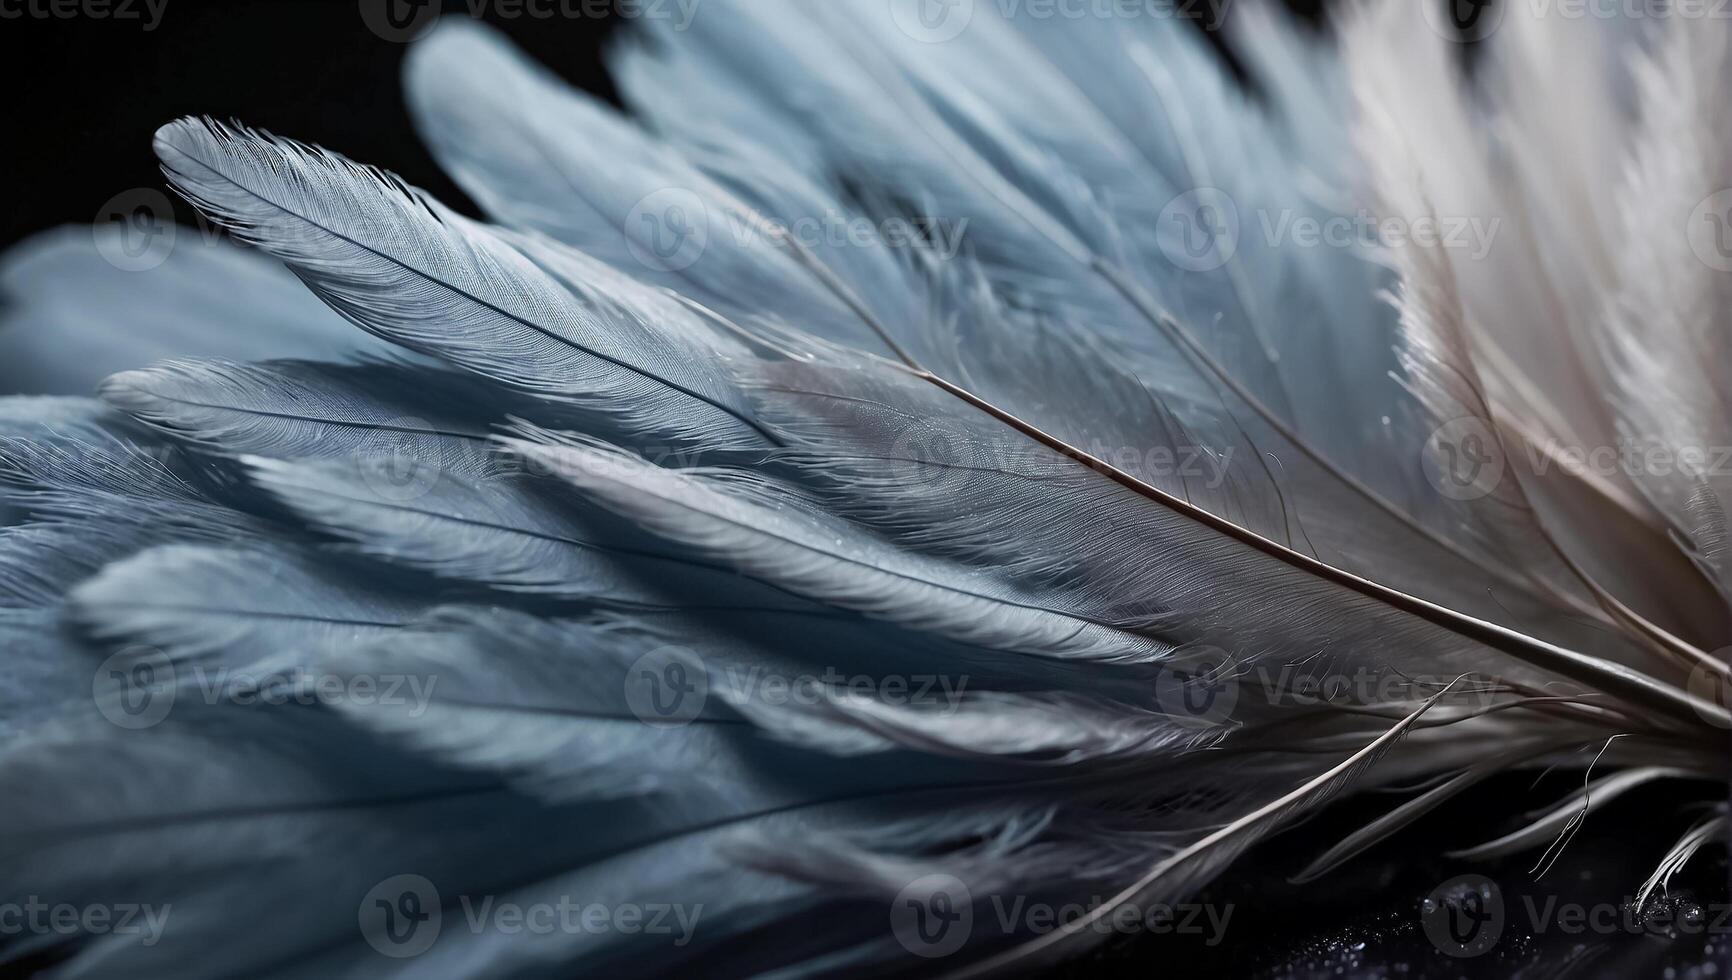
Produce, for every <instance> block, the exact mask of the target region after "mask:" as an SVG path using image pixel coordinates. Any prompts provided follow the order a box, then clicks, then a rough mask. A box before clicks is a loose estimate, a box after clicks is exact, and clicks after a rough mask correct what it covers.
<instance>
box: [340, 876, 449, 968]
mask: <svg viewBox="0 0 1732 980" xmlns="http://www.w3.org/2000/svg"><path fill="white" fill-rule="evenodd" d="M356 915H357V918H358V921H359V922H360V926H361V935H362V937H363V938H365V939H366V940H367V945H369V946H371V947H373V948H374V949H375V950H378V951H379V952H380V953H383V954H384V955H386V956H389V957H391V958H392V959H407V958H409V957H411V956H419V955H421V954H422V953H425V952H427V950H428V948H429V947H431V946H432V945H433V942H434V940H436V939H438V938H439V927H440V925H441V923H442V921H443V919H444V913H443V911H442V907H441V906H440V903H439V889H437V888H434V887H433V883H432V882H431V881H428V880H427V879H426V878H424V877H422V876H421V875H414V874H401V875H394V876H392V877H390V878H386V879H385V880H384V881H381V882H379V883H378V884H377V885H374V886H373V887H372V888H370V889H368V890H367V894H366V895H364V896H362V898H361V906H360V908H359V909H358V910H357V911H356Z"/></svg>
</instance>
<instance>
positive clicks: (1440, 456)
mask: <svg viewBox="0 0 1732 980" xmlns="http://www.w3.org/2000/svg"><path fill="white" fill-rule="evenodd" d="M1504 465H1505V463H1504V455H1503V448H1502V446H1500V445H1499V443H1498V439H1497V435H1496V434H1495V433H1493V432H1492V431H1491V427H1490V426H1488V425H1486V423H1485V422H1484V421H1482V420H1481V419H1478V418H1475V417H1473V416H1463V417H1462V418H1458V419H1452V420H1451V421H1449V422H1445V423H1444V424H1443V425H1440V426H1438V427H1437V428H1436V429H1435V430H1433V432H1432V433H1431V438H1429V439H1427V440H1426V442H1425V452H1424V453H1422V454H1421V455H1420V466H1421V468H1422V469H1424V471H1425V478H1426V480H1428V481H1429V482H1430V483H1431V485H1432V486H1433V487H1434V488H1436V490H1437V492H1438V493H1441V494H1443V495H1444V496H1445V497H1447V498H1449V499H1450V500H1478V499H1480V498H1481V497H1485V496H1489V495H1490V494H1492V493H1494V492H1496V491H1497V488H1498V484H1499V483H1501V482H1502V481H1503V471H1504Z"/></svg>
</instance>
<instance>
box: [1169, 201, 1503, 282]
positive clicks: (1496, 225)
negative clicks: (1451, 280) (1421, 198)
mask: <svg viewBox="0 0 1732 980" xmlns="http://www.w3.org/2000/svg"><path fill="white" fill-rule="evenodd" d="M1155 221H1156V224H1155V230H1156V234H1157V238H1156V243H1157V245H1158V246H1159V248H1160V250H1161V254H1162V255H1164V256H1166V259H1167V261H1168V262H1170V263H1172V264H1173V265H1174V266H1176V267H1178V268H1180V269H1183V270H1185V271H1187V272H1212V271H1214V270H1216V269H1219V268H1221V267H1222V266H1225V265H1226V264H1227V263H1229V262H1231V261H1233V259H1234V257H1235V256H1237V255H1238V254H1239V251H1240V249H1241V248H1242V247H1243V246H1244V244H1245V242H1246V240H1247V239H1246V236H1247V235H1252V234H1254V235H1255V236H1256V240H1259V241H1261V242H1262V243H1263V244H1264V245H1266V246H1267V247H1269V248H1272V249H1273V248H1280V249H1295V248H1336V249H1350V250H1358V251H1366V252H1370V251H1375V250H1378V249H1400V248H1410V247H1419V248H1445V249H1451V250H1453V251H1457V252H1459V253H1461V254H1462V255H1463V256H1464V257H1465V258H1467V259H1469V260H1472V261H1479V260H1481V259H1484V258H1485V257H1486V256H1487V255H1488V254H1490V252H1491V249H1492V245H1493V243H1494V242H1495V241H1496V239H1497V235H1498V231H1499V230H1500V229H1501V228H1502V227H1503V219H1502V218H1498V217H1483V216H1478V215H1423V216H1420V217H1418V218H1414V219H1412V220H1408V219H1405V218H1401V217H1396V216H1378V215H1374V214H1372V213H1371V212H1370V211H1366V210H1360V211H1356V212H1354V213H1352V214H1315V213H1311V212H1308V211H1302V210H1299V209H1296V208H1257V209H1253V210H1246V209H1243V208H1240V207H1239V204H1238V202H1237V201H1235V200H1234V199H1233V196H1232V195H1231V194H1228V193H1227V192H1226V191H1224V190H1221V189H1220V188H1218V187H1197V188H1192V189H1191V190H1188V191H1185V192H1184V193H1183V194H1180V195H1178V196H1176V197H1174V198H1173V199H1172V200H1170V201H1168V202H1167V204H1166V206H1165V207H1163V208H1161V213H1160V214H1159V215H1158V216H1157V217H1156V219H1155Z"/></svg>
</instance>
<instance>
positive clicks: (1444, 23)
mask: <svg viewBox="0 0 1732 980" xmlns="http://www.w3.org/2000/svg"><path fill="white" fill-rule="evenodd" d="M1510 2H1512V0H1420V4H1419V8H1420V10H1421V11H1422V12H1423V13H1424V14H1425V22H1426V23H1427V24H1429V25H1430V26H1431V29H1432V30H1434V31H1436V32H1437V33H1438V34H1439V35H1440V36H1442V37H1444V38H1446V39H1448V40H1451V41H1457V42H1460V43H1462V44H1471V43H1473V42H1475V41H1483V40H1485V39H1486V38H1488V37H1491V36H1492V35H1493V34H1494V33H1496V32H1497V29H1498V27H1500V26H1501V25H1502V24H1503V16H1504V8H1505V6H1507V5H1508V4H1509V3H1510Z"/></svg>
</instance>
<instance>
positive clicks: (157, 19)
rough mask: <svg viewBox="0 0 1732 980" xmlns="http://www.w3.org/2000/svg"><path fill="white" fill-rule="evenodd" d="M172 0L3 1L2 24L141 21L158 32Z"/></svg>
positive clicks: (144, 27)
mask: <svg viewBox="0 0 1732 980" xmlns="http://www.w3.org/2000/svg"><path fill="white" fill-rule="evenodd" d="M167 9H168V0H0V20H26V19H28V20H114V21H137V22H138V24H139V26H140V29H141V30H144V31H154V30H156V28H157V25H158V24H161V23H162V14H163V11H164V10H167Z"/></svg>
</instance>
